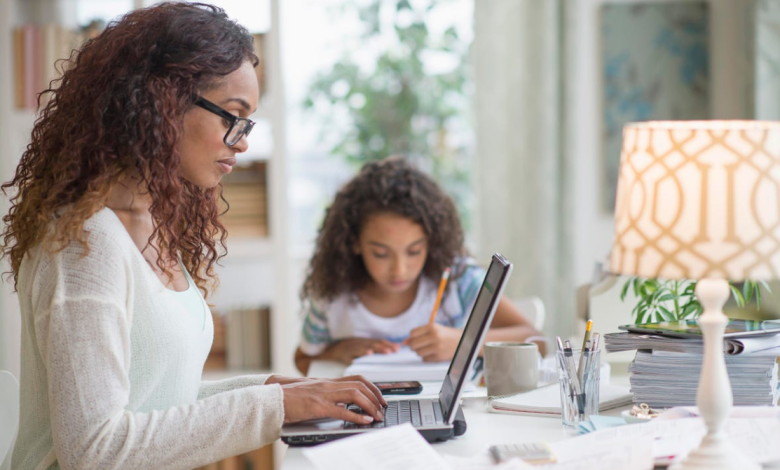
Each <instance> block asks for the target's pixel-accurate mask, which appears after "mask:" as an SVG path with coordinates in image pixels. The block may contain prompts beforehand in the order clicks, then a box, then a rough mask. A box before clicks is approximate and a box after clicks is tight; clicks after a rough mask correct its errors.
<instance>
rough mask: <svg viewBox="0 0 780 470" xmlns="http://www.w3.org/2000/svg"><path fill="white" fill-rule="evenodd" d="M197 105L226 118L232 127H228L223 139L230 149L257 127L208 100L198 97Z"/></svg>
mask: <svg viewBox="0 0 780 470" xmlns="http://www.w3.org/2000/svg"><path fill="white" fill-rule="evenodd" d="M195 105H196V106H200V107H201V108H203V109H205V110H206V111H209V112H211V113H214V114H216V115H217V116H219V117H221V118H224V119H225V120H226V121H227V122H229V123H230V127H228V130H227V132H226V133H225V138H224V139H222V141H223V142H225V145H227V146H228V147H232V146H234V145H236V144H237V143H238V141H239V140H241V137H243V136H245V135H249V133H250V132H252V128H253V127H254V126H255V122H254V121H252V120H251V119H247V118H242V117H238V116H234V115H232V114H230V113H229V112H227V111H225V110H224V109H222V108H220V107H219V106H217V105H215V104H214V103H212V102H211V101H209V100H207V99H206V98H202V97H200V96H198V97H197V99H196V100H195Z"/></svg>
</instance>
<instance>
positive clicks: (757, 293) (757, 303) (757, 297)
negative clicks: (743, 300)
mask: <svg viewBox="0 0 780 470" xmlns="http://www.w3.org/2000/svg"><path fill="white" fill-rule="evenodd" d="M760 308H761V289H759V288H758V286H756V310H758V309H760Z"/></svg>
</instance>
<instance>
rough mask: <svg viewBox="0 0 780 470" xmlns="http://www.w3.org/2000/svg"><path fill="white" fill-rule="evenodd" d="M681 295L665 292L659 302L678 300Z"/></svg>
mask: <svg viewBox="0 0 780 470" xmlns="http://www.w3.org/2000/svg"><path fill="white" fill-rule="evenodd" d="M679 298H680V296H678V295H674V294H664V295H662V296H660V297H659V298H658V302H666V301H667V300H677V299H679Z"/></svg>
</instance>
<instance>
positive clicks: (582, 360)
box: [577, 320, 593, 382]
mask: <svg viewBox="0 0 780 470" xmlns="http://www.w3.org/2000/svg"><path fill="white" fill-rule="evenodd" d="M591 328H593V320H588V325H587V326H586V327H585V337H584V338H582V349H581V351H582V352H581V353H580V366H579V368H578V369H577V372H578V374H579V379H580V382H582V376H583V375H584V373H585V371H584V370H583V368H584V367H585V352H586V349H585V348H586V347H587V344H588V340H589V339H590V330H591Z"/></svg>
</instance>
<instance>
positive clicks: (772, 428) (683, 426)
mask: <svg viewBox="0 0 780 470" xmlns="http://www.w3.org/2000/svg"><path fill="white" fill-rule="evenodd" d="M724 429H725V431H726V432H727V433H728V435H729V437H728V439H729V441H730V442H731V443H732V444H733V445H734V446H735V447H736V448H738V449H741V450H742V452H743V453H744V454H745V456H747V457H749V458H750V459H751V460H753V461H755V462H757V463H760V464H764V463H768V462H775V461H779V460H780V448H778V446H777V442H780V420H778V419H776V418H729V419H728V420H726V423H725V425H724ZM705 432H706V428H705V426H704V421H703V420H702V419H701V418H685V419H674V420H658V419H655V420H652V421H650V422H648V423H642V424H633V425H627V426H621V427H618V428H609V429H605V430H602V431H596V432H592V433H590V434H586V435H583V436H580V437H577V438H575V439H571V440H569V441H564V442H572V441H580V442H582V443H584V444H586V445H593V444H598V443H600V442H603V441H609V440H611V439H614V438H617V437H618V436H620V437H627V438H631V439H635V440H637V441H645V442H650V440H651V439H652V440H653V442H654V446H653V456H654V457H655V458H661V457H668V456H676V457H677V458H678V459H679V458H681V457H683V456H685V455H688V453H689V452H690V451H691V450H693V449H694V448H696V447H697V446H698V445H699V442H701V438H702V437H704V434H705Z"/></svg>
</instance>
